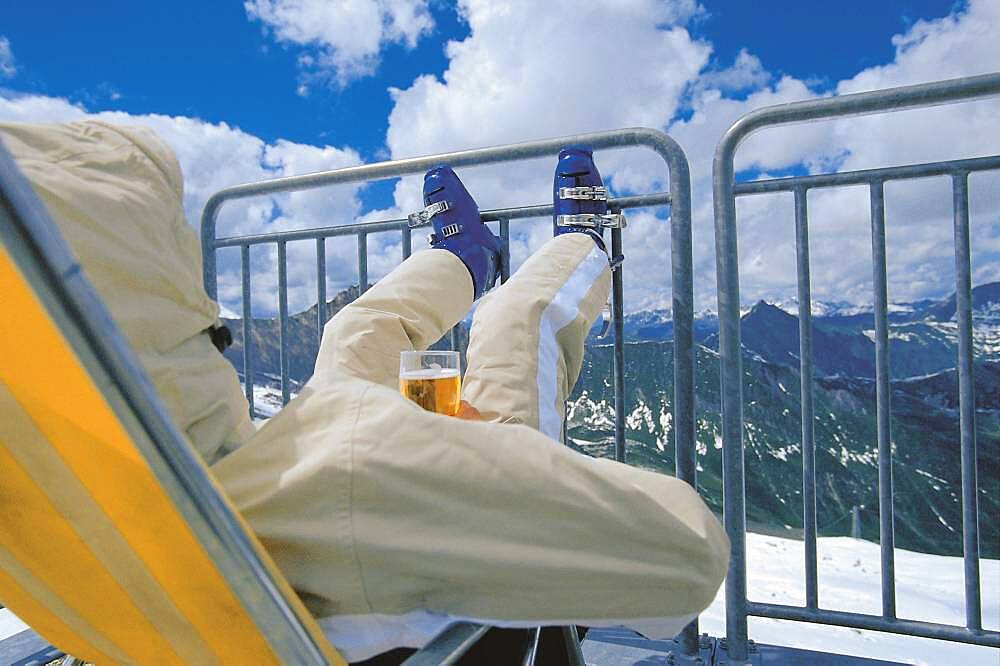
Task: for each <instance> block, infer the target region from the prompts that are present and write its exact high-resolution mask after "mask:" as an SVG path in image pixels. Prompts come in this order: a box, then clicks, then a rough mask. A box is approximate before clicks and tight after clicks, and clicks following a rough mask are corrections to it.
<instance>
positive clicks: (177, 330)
mask: <svg viewBox="0 0 1000 666" xmlns="http://www.w3.org/2000/svg"><path fill="white" fill-rule="evenodd" d="M0 140H2V141H3V142H4V145H5V146H6V147H7V149H8V150H9V151H10V152H11V154H12V155H13V156H14V158H15V159H16V160H17V165H18V167H19V168H20V169H21V171H22V172H23V173H24V175H25V176H26V177H27V178H28V180H29V182H30V183H31V185H32V187H33V188H34V190H35V193H36V194H37V195H38V197H39V198H40V199H41V200H42V201H43V202H44V203H45V206H46V208H47V209H48V211H49V214H50V215H51V216H52V219H53V220H54V221H55V223H56V225H57V226H58V227H59V231H60V233H61V234H62V236H63V238H64V239H65V240H66V242H67V243H68V244H69V246H70V249H72V251H73V253H74V254H75V255H76V256H77V258H78V259H79V260H80V263H81V265H82V266H83V271H84V273H85V274H86V276H87V279H88V280H89V281H90V283H91V284H92V285H93V286H94V288H95V289H96V290H97V293H98V294H99V295H100V296H101V298H102V299H103V300H104V303H105V304H106V305H107V307H108V310H109V311H110V312H111V316H112V318H113V319H114V320H115V323H116V324H117V325H118V327H119V328H120V329H121V331H122V332H123V333H124V334H125V337H126V339H128V341H129V344H130V345H131V346H132V349H133V350H134V351H135V352H136V353H137V355H138V357H139V360H140V362H141V363H142V365H143V368H144V369H145V370H146V373H147V374H148V375H149V377H150V379H151V380H152V381H153V385H154V386H155V387H156V389H157V391H158V392H159V393H160V396H161V397H162V398H163V400H164V403H165V404H166V405H167V408H168V409H169V410H170V415H171V416H172V417H173V419H174V422H175V423H176V424H177V425H178V426H180V428H181V429H182V430H183V431H184V432H185V433H186V434H187V435H188V437H189V438H190V440H191V441H192V442H193V443H194V445H195V446H196V447H197V449H198V451H199V452H200V453H201V454H202V456H203V457H204V458H205V459H206V460H208V461H210V462H211V461H212V460H214V459H215V458H216V457H217V456H218V454H219V452H220V450H229V449H232V448H235V447H237V446H239V445H240V444H242V443H243V442H245V441H246V439H247V438H248V437H249V436H250V435H251V434H253V432H254V427H253V424H252V423H251V422H250V418H249V413H248V412H249V408H248V406H247V402H246V399H245V398H244V397H243V394H242V392H241V390H240V385H239V381H238V379H237V376H236V374H235V372H234V371H233V368H232V366H231V365H230V364H229V362H228V361H226V360H225V359H224V358H223V357H222V355H221V354H219V352H218V351H217V350H216V349H215V347H214V346H212V343H211V341H210V340H209V337H208V335H207V334H205V333H204V331H205V330H206V329H208V328H209V327H210V326H212V325H213V324H215V323H216V321H217V319H218V316H219V308H218V306H217V305H216V304H215V303H214V302H213V301H212V300H211V299H209V298H208V295H207V294H206V293H205V290H204V288H203V287H202V283H201V246H200V245H199V243H198V237H197V235H196V234H195V233H194V230H193V229H191V227H190V226H188V225H187V224H186V223H185V221H184V212H183V209H182V206H181V197H182V179H181V172H180V167H179V166H178V164H177V160H176V159H175V158H174V154H173V152H172V151H171V150H170V149H169V148H168V147H167V146H166V145H165V144H164V143H163V142H162V141H160V139H159V138H158V137H157V136H156V135H155V134H153V133H152V132H150V131H148V130H145V129H141V128H137V127H117V126H112V125H107V124H104V123H99V122H94V121H86V122H77V123H70V124H66V125H28V124H20V123H0Z"/></svg>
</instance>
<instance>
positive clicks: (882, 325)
mask: <svg viewBox="0 0 1000 666" xmlns="http://www.w3.org/2000/svg"><path fill="white" fill-rule="evenodd" d="M997 94H1000V74H987V75H983V76H974V77H967V78H962V79H953V80H949V81H939V82H935V83H928V84H921V85H915V86H906V87H902V88H893V89H888V90H880V91H875V92H867V93H858V94H853V95H843V96H839V97H829V98H822V99H817V100H808V101H804V102H796V103H792V104H780V105H776V106H771V107H766V108H763V109H758V110H756V111H753V112H751V113H749V114H747V115H745V116H743V117H742V118H740V119H739V120H737V121H736V122H735V123H734V124H733V125H732V126H731V127H730V128H729V129H728V130H727V131H726V133H725V134H724V135H723V137H722V139H721V140H720V142H719V144H718V147H717V148H716V152H715V161H714V165H713V194H714V209H715V238H716V267H717V270H718V305H719V337H720V344H719V351H720V356H721V359H720V362H721V369H720V380H721V394H722V440H723V468H724V474H723V491H724V520H725V524H726V530H727V532H728V533H729V537H730V541H731V542H732V558H731V561H730V568H729V573H728V576H727V578H726V638H727V646H728V656H729V657H730V658H731V659H739V660H745V659H746V658H747V655H748V649H747V648H748V644H747V616H748V615H756V616H761V617H772V618H781V619H788V620H797V621H802V622H819V623H824V624H835V625H842V626H848V627H855V628H859V629H874V630H878V631H889V632H894V633H901V634H909V635H913V636H926V637H930V638H941V639H945V640H952V641H960V642H966V643H975V644H979V645H988V646H993V647H998V646H1000V632H997V631H983V630H982V618H981V615H982V610H981V599H980V590H979V547H978V528H977V523H978V507H977V505H976V468H975V464H976V463H975V461H976V441H975V423H974V419H975V401H974V387H973V379H972V360H973V359H972V354H973V349H972V315H971V293H972V286H971V277H970V274H971V271H970V255H969V215H968V174H969V172H971V171H985V170H993V169H1000V156H992V157H984V158H976V159H970V160H955V161H950V162H935V163H929V164H915V165H906V166H899V167H890V168H883V169H868V170H864V171H854V172H850V173H834V174H822V175H811V176H797V177H791V178H776V179H767V180H762V181H754V182H750V183H739V184H737V183H736V182H735V173H734V167H733V164H734V157H735V154H736V151H737V149H738V148H739V145H740V143H741V142H742V141H743V140H744V139H745V138H746V137H747V136H748V135H749V134H751V133H752V132H754V131H756V130H759V129H762V128H765V127H773V126H776V125H783V124H788V123H799V122H805V121H813V120H821V119H829V118H838V117H843V116H851V115H858V114H867V113H880V112H888V111H895V110H900V109H909V108H915V107H926V106H931V105H937V104H948V103H953V102H958V101H963V100H969V99H974V98H978V97H984V96H989V95H997ZM932 175H937V176H944V175H947V176H951V177H952V179H953V185H954V187H953V193H954V195H953V199H954V218H955V220H954V226H955V266H956V293H957V301H958V305H957V308H958V312H957V318H958V323H959V349H958V363H957V365H958V375H959V399H960V423H961V444H962V497H963V544H964V549H963V550H964V562H965V601H966V626H965V627H956V626H950V625H942V624H935V623H930V622H917V621H913V620H901V619H897V617H896V604H895V579H894V575H893V565H894V563H893V516H892V510H893V509H892V460H891V437H890V410H889V403H890V385H889V356H888V354H889V345H888V314H887V308H888V302H887V286H886V264H885V204H884V183H885V182H886V181H888V180H903V179H912V178H918V177H925V176H932ZM852 184H867V185H868V186H869V191H870V199H871V225H872V255H873V277H874V287H875V331H876V335H875V337H876V410H877V437H878V451H879V461H878V464H879V520H880V541H881V560H882V572H881V576H882V615H881V616H875V615H864V614H858V613H844V612H839V611H830V610H821V609H819V601H818V600H819V591H818V588H817V578H816V518H815V511H816V496H815V458H814V456H813V453H814V451H815V441H814V438H813V432H812V430H813V429H812V421H813V416H814V415H813V408H812V359H811V356H810V354H811V337H812V332H811V323H812V322H811V310H810V304H809V297H810V286H809V254H808V242H809V241H808V228H807V225H808V214H807V194H808V190H809V189H810V188H818V187H836V186H841V185H852ZM765 192H793V193H794V196H795V222H796V251H797V260H798V294H799V327H800V328H799V330H800V336H799V337H800V339H799V349H800V371H801V383H802V389H801V395H802V446H803V481H802V483H803V510H804V523H805V530H804V532H805V558H806V606H805V607H804V608H800V607H793V606H781V605H777V604H763V603H755V602H748V600H747V592H746V497H745V481H744V457H743V413H742V410H743V397H742V358H741V354H740V291H739V264H738V250H737V229H736V196H737V195H749V194H761V193H765Z"/></svg>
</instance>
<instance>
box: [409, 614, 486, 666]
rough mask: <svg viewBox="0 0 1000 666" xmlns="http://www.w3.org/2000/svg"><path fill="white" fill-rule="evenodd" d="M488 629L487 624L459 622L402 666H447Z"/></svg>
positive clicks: (436, 637)
mask: <svg viewBox="0 0 1000 666" xmlns="http://www.w3.org/2000/svg"><path fill="white" fill-rule="evenodd" d="M489 630H490V627H489V626H488V625H479V624H472V623H469V622H459V623H457V624H453V625H451V626H450V627H448V628H447V629H445V630H444V631H442V632H441V633H440V634H438V635H437V636H435V637H434V638H432V639H431V642H430V643H428V644H427V645H425V646H424V647H423V648H422V649H421V650H420V651H419V652H417V653H416V654H415V655H413V656H412V657H410V658H408V659H407V660H406V661H404V662H403V666H447V665H450V664H455V663H458V660H459V659H460V658H461V657H462V655H463V654H465V653H466V652H468V651H469V648H471V647H472V646H473V645H475V644H476V642H477V641H478V640H479V639H480V638H482V637H483V636H485V635H486V632H487V631H489Z"/></svg>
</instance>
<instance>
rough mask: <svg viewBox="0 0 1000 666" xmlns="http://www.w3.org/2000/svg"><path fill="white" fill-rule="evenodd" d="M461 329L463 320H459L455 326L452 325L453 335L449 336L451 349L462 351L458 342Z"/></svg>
mask: <svg viewBox="0 0 1000 666" xmlns="http://www.w3.org/2000/svg"><path fill="white" fill-rule="evenodd" d="M461 329H462V322H459V323H457V324H455V325H454V326H452V327H451V335H450V336H449V339H450V340H451V350H452V351H461V350H460V349H459V348H458V346H459V345H458V343H459V331H460V330H461Z"/></svg>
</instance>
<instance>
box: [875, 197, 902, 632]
mask: <svg viewBox="0 0 1000 666" xmlns="http://www.w3.org/2000/svg"><path fill="white" fill-rule="evenodd" d="M870 192H871V225H872V260H873V261H872V264H873V267H872V272H873V275H872V278H873V279H872V281H873V284H874V288H875V426H876V430H877V433H878V515H879V542H880V545H881V551H882V616H883V617H886V618H894V617H896V577H895V557H894V547H895V535H894V530H893V515H892V514H893V509H892V500H893V492H892V413H891V410H890V401H891V395H892V393H891V387H890V384H889V297H888V284H887V283H888V278H887V276H886V258H885V189H884V184H883V182H882V181H881V180H874V181H872V183H871V187H870Z"/></svg>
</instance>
